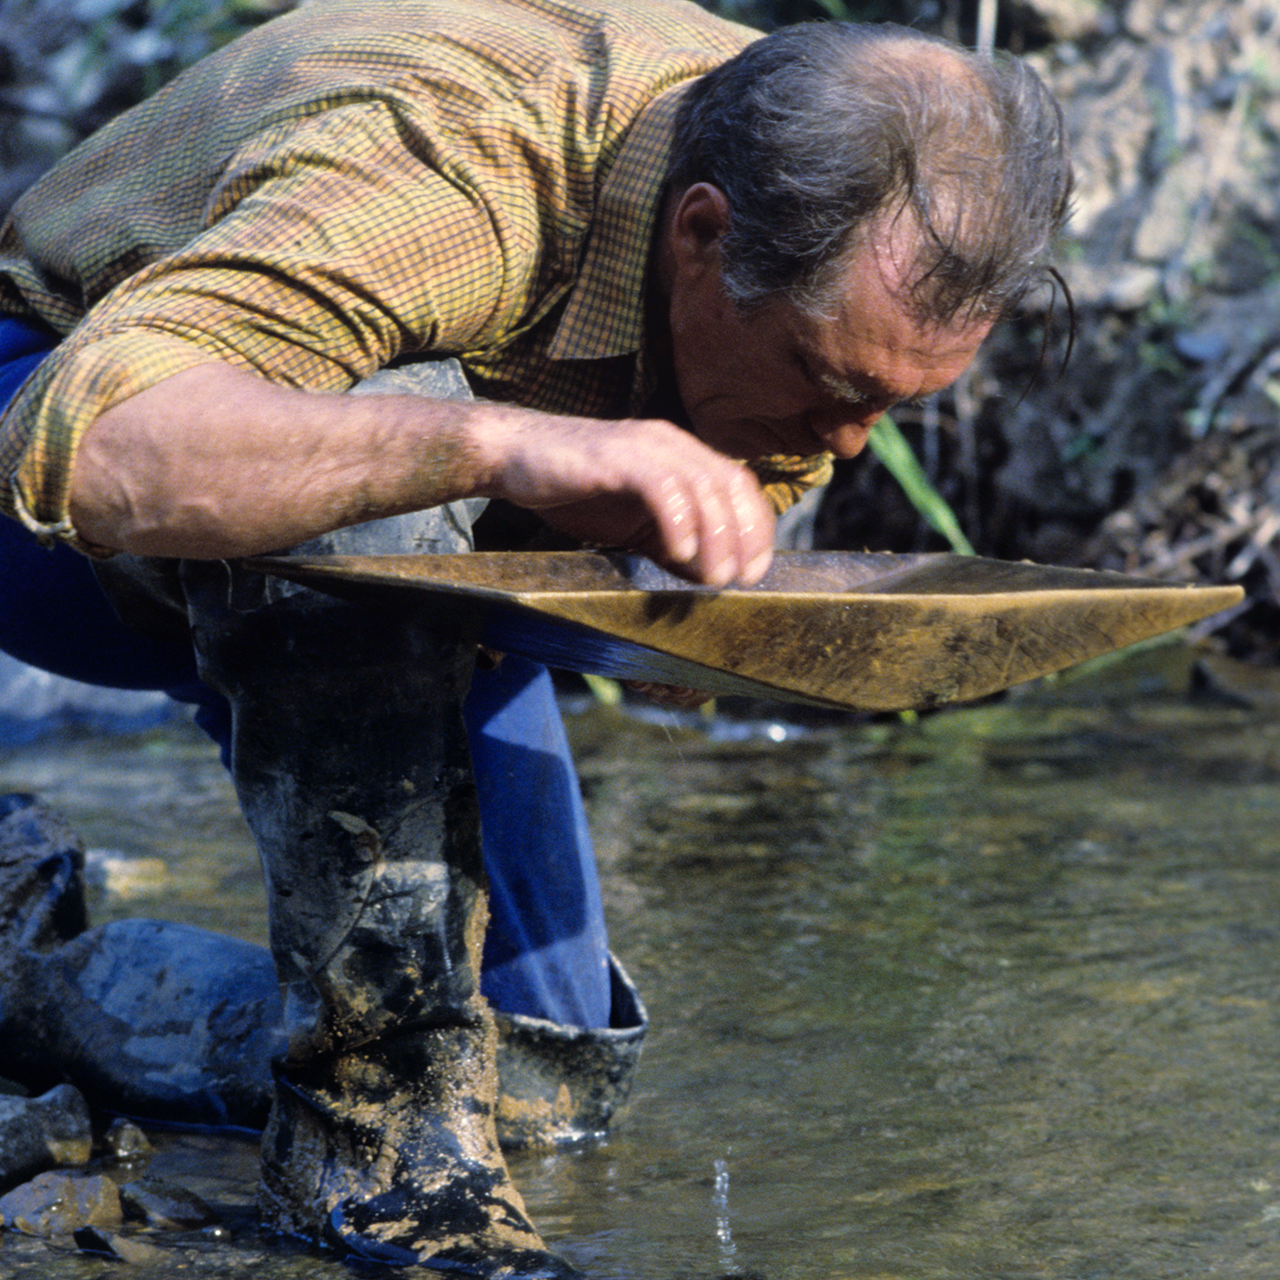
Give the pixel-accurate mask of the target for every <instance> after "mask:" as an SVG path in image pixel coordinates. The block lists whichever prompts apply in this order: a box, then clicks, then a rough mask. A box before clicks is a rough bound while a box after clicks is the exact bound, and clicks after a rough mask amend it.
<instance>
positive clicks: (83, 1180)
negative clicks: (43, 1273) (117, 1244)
mask: <svg viewBox="0 0 1280 1280" xmlns="http://www.w3.org/2000/svg"><path fill="white" fill-rule="evenodd" d="M121 1221H122V1215H121V1212H120V1193H119V1192H118V1191H117V1190H116V1184H115V1183H114V1182H112V1181H111V1179H110V1178H108V1177H106V1176H105V1175H103V1174H91V1175H89V1176H83V1175H77V1174H69V1173H42V1174H39V1175H38V1176H36V1177H35V1178H33V1179H32V1180H31V1181H30V1182H26V1183H23V1184H22V1186H20V1187H15V1188H14V1190H12V1191H10V1192H9V1194H8V1195H6V1196H0V1227H4V1228H5V1229H6V1230H8V1231H20V1232H21V1233H22V1234H23V1235H28V1236H41V1237H43V1238H44V1239H49V1238H50V1237H53V1236H69V1235H73V1234H74V1233H75V1232H76V1231H79V1230H80V1229H81V1228H82V1227H117V1226H119V1225H120V1223H121Z"/></svg>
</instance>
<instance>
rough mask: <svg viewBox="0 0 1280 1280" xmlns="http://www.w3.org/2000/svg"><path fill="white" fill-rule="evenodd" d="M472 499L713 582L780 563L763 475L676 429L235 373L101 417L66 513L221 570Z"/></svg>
mask: <svg viewBox="0 0 1280 1280" xmlns="http://www.w3.org/2000/svg"><path fill="white" fill-rule="evenodd" d="M467 497H488V498H505V499H507V500H508V501H510V502H513V503H515V504H517V505H518V506H523V507H528V508H530V509H532V510H535V511H538V512H539V513H540V514H541V515H542V516H543V518H544V519H546V520H547V522H548V523H549V524H551V525H553V526H554V527H556V528H558V529H560V530H562V531H564V532H567V533H570V534H572V535H574V536H576V537H579V538H582V539H584V540H586V541H591V542H596V543H599V544H602V545H610V546H625V547H628V548H630V549H633V550H637V551H641V552H643V553H645V554H647V555H650V556H652V557H653V558H654V559H656V560H658V561H659V562H661V563H662V564H664V565H666V566H668V567H669V568H671V569H673V570H675V571H676V572H679V573H683V574H684V575H685V576H687V577H690V578H692V579H694V580H696V581H700V582H706V583H710V584H712V585H725V584H727V583H729V582H734V581H739V582H744V583H752V582H755V581H757V580H758V579H759V578H760V577H761V576H762V575H763V574H764V572H765V570H766V569H767V568H768V565H769V560H770V557H771V548H772V542H773V523H774V521H773V514H772V511H771V509H770V507H769V504H768V502H767V501H766V500H765V498H764V495H763V494H762V493H761V491H760V487H759V485H758V483H757V482H756V480H755V477H754V476H753V475H752V474H751V473H750V472H749V471H748V470H747V469H746V468H745V467H744V466H742V465H741V464H740V463H738V462H736V461H734V460H732V459H730V458H726V457H725V456H723V455H722V454H719V453H716V452H715V451H714V450H712V449H709V448H708V447H707V446H706V445H704V444H702V443H701V442H700V441H698V440H697V439H696V438H695V437H693V436H692V435H690V434H689V433H688V432H685V431H682V430H681V429H680V428H678V427H675V426H673V425H672V424H671V423H667V422H661V421H652V420H641V419H633V420H624V421H621V422H605V421H598V420H594V419H586V418H570V417H559V416H555V415H550V414H542V413H537V412H534V411H532V410H527V409H519V408H515V407H511V406H507V405H495V404H490V403H486V402H483V401H480V402H475V401H473V402H465V401H461V402H460V401H439V400H426V399H421V398H418V397H413V396H347V395H339V394H330V393H316V392H309V391H301V390H295V389H292V388H288V387H282V386H278V385H276V384H273V383H270V382H268V381H266V380H265V379H263V378H260V377H258V376H257V375H256V374H253V373H250V372H248V371H246V370H243V369H240V368H236V367H234V366H231V365H225V364H204V365H200V366H198V367H196V368H192V369H187V370H185V371H184V372H182V373H178V374H175V375H174V376H172V377H170V378H167V379H165V380H164V381H163V382H159V383H156V384H155V385H154V386H152V387H149V388H147V389H146V390H145V391H142V392H139V393H138V394H137V395H134V396H132V397H130V398H129V399H127V400H124V401H122V402H121V403H120V404H118V405H116V406H114V407H113V408H111V409H109V410H107V411H106V412H105V413H103V414H101V415H100V416H99V417H98V418H97V419H96V420H95V421H94V423H93V424H92V425H91V426H90V427H89V429H88V431H87V432H86V433H85V436H84V438H83V441H82V442H81V445H80V448H79V450H78V452H77V455H76V461H75V464H74V470H73V472H72V485H71V515H72V520H73V523H74V524H75V526H76V529H77V531H78V532H79V534H80V535H81V537H82V538H84V539H86V540H87V541H89V542H92V543H95V544H96V545H98V546H102V547H106V548H110V549H112V550H118V551H132V552H136V553H138V554H143V555H158V556H182V557H188V558H196V559H218V558H229V557H235V556H244V555H254V554H258V553H261V552H267V551H273V550H278V549H280V548H283V547H288V546H292V545H294V544H296V543H298V542H302V541H305V540H306V539H308V538H310V537H314V536H315V535H317V534H319V533H322V532H325V531H327V530H329V529H335V528H339V527H342V526H345V525H349V524H356V523H359V522H361V521H364V520H373V519H378V518H380V517H383V516H390V515H396V514H399V513H401V512H405V511H412V510H417V509H420V508H423V507H430V506H436V505H438V504H440V503H443V502H450V501H453V500H455V499H458V498H467Z"/></svg>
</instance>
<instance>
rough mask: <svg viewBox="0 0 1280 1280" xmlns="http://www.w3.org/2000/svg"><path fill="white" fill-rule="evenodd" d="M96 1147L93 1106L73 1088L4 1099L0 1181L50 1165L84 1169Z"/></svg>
mask: <svg viewBox="0 0 1280 1280" xmlns="http://www.w3.org/2000/svg"><path fill="white" fill-rule="evenodd" d="M92 1147H93V1137H92V1134H91V1132H90V1128H89V1107H88V1105H87V1104H86V1102H85V1100H84V1098H83V1096H82V1095H81V1094H80V1091H79V1090H78V1089H74V1088H73V1087H72V1086H71V1085H69V1084H63V1085H58V1087H57V1088H55V1089H50V1090H49V1092H48V1093H46V1094H42V1095H41V1096H40V1097H38V1098H18V1097H12V1096H8V1097H3V1096H0V1182H12V1181H14V1180H15V1179H17V1178H27V1177H30V1176H31V1175H32V1174H34V1173H39V1172H40V1171H41V1170H44V1169H48V1168H49V1167H50V1166H52V1165H59V1164H84V1163H85V1161H87V1160H88V1159H89V1156H90V1153H91V1151H92Z"/></svg>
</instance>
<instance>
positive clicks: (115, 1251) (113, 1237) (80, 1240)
mask: <svg viewBox="0 0 1280 1280" xmlns="http://www.w3.org/2000/svg"><path fill="white" fill-rule="evenodd" d="M72 1238H73V1239H74V1240H75V1242H76V1247H77V1248H79V1249H80V1251H81V1252H82V1253H92V1254H94V1255H95V1256H98V1257H105V1258H112V1259H114V1260H115V1261H117V1262H126V1263H129V1264H131V1265H133V1266H158V1265H159V1264H161V1263H163V1262H166V1261H167V1260H168V1255H167V1254H166V1253H165V1251H164V1250H163V1249H157V1248H156V1246H155V1245H153V1244H147V1242H146V1241H145V1240H134V1239H132V1238H131V1237H130V1236H125V1235H121V1234H120V1233H119V1232H118V1231H104V1230H103V1229H102V1228H101V1227H81V1228H80V1230H79V1231H76V1232H74V1233H73V1234H72Z"/></svg>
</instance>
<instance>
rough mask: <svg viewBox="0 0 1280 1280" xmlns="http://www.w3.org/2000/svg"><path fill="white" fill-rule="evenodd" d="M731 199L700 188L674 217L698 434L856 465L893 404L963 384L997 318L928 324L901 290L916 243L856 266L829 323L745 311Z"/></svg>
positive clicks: (781, 310)
mask: <svg viewBox="0 0 1280 1280" xmlns="http://www.w3.org/2000/svg"><path fill="white" fill-rule="evenodd" d="M691 197H692V201H693V205H692V207H686V202H688V201H690V199H691ZM717 197H718V199H717ZM723 200H724V197H723V196H722V195H721V193H720V192H719V191H718V190H717V189H716V188H714V187H709V186H706V187H703V188H702V189H701V192H700V191H699V188H698V187H693V188H690V190H689V191H688V192H686V193H685V196H684V198H683V199H682V201H681V202H680V207H678V208H677V209H676V211H675V213H674V215H673V222H672V223H671V224H669V226H670V235H671V239H670V241H669V242H668V243H669V244H670V246H671V250H672V252H671V258H670V261H671V262H672V264H673V266H672V270H671V273H670V276H669V301H670V311H669V316H670V325H671V343H672V359H673V363H674V370H675V377H676V385H677V389H678V391H679V394H680V400H681V403H682V404H683V405H684V408H685V412H686V413H687V414H688V416H689V419H690V423H691V425H692V427H693V430H694V432H695V433H696V434H697V435H698V436H699V437H700V438H701V439H702V440H703V441H705V442H706V443H707V444H709V445H711V446H712V447H713V448H715V449H718V450H720V451H721V452H722V453H726V454H728V455H729V456H730V457H735V458H743V459H750V458H753V457H759V456H761V455H764V454H771V453H781V454H801V455H807V454H813V453H821V452H824V451H829V452H831V453H834V454H835V455H836V456H837V457H840V458H851V457H853V456H854V455H855V454H857V453H858V452H859V451H860V450H861V449H862V447H863V445H865V444H866V440H867V434H868V432H869V431H870V429H871V426H872V424H873V423H874V422H875V421H876V419H877V418H879V417H880V415H881V414H883V413H884V412H885V411H886V410H887V409H889V408H890V407H891V406H892V405H894V404H897V403H898V402H900V401H902V400H911V399H915V398H917V397H920V396H927V395H929V394H931V393H932V392H934V391H939V390H941V389H942V388H943V387H945V386H948V385H949V384H950V383H952V382H954V381H955V379H956V378H958V377H959V376H960V374H961V373H962V372H963V371H964V370H965V369H966V368H967V367H968V366H969V364H970V363H971V362H972V360H973V358H974V357H975V356H976V355H977V353H978V348H979V347H980V346H981V345H982V342H983V340H984V339H985V338H986V336H987V334H988V333H989V332H990V329H991V322H990V321H987V320H982V321H977V322H973V321H970V322H966V323H962V324H958V325H953V326H935V325H924V326H922V325H921V324H920V323H919V322H918V321H916V320H915V319H914V318H913V316H912V314H911V312H910V311H909V309H908V307H907V306H906V305H905V303H904V302H903V300H902V294H901V289H902V284H903V278H902V268H901V266H900V265H899V264H900V262H903V261H906V259H905V257H903V256H902V253H901V250H902V248H903V247H904V246H902V245H896V244H895V243H894V240H893V237H892V236H891V235H890V234H886V235H883V236H880V237H875V236H872V237H871V238H869V239H868V240H867V241H866V242H865V243H864V244H863V245H862V246H861V247H860V248H859V250H858V251H857V252H856V253H855V254H854V255H853V257H852V258H851V259H850V262H849V269H848V272H847V275H846V281H845V287H844V289H843V291H842V293H841V295H840V298H839V302H838V305H837V306H835V307H834V308H832V315H831V316H830V317H829V318H826V317H824V318H821V319H813V318H810V317H807V316H805V315H804V314H803V313H802V312H800V311H799V310H797V309H796V308H795V307H794V306H792V305H791V304H790V303H787V302H781V301H774V302H769V303H767V304H765V305H764V306H762V307H760V308H759V309H756V310H753V311H751V312H749V313H747V314H743V313H741V312H739V311H738V310H737V309H736V308H735V307H734V306H733V304H732V303H731V302H730V301H729V300H728V299H727V298H726V297H725V295H724V291H723V289H722V287H721V284H720V266H719V248H718V244H717V240H718V235H717V234H716V233H715V227H716V225H717V223H718V220H720V219H725V218H727V206H725V205H723V204H722V203H721V202H723ZM682 217H683V218H684V223H683V226H682V223H681V219H682ZM723 226H727V221H724V222H723V224H722V228H721V229H722V230H723ZM895 250H897V251H898V252H897V253H895Z"/></svg>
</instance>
